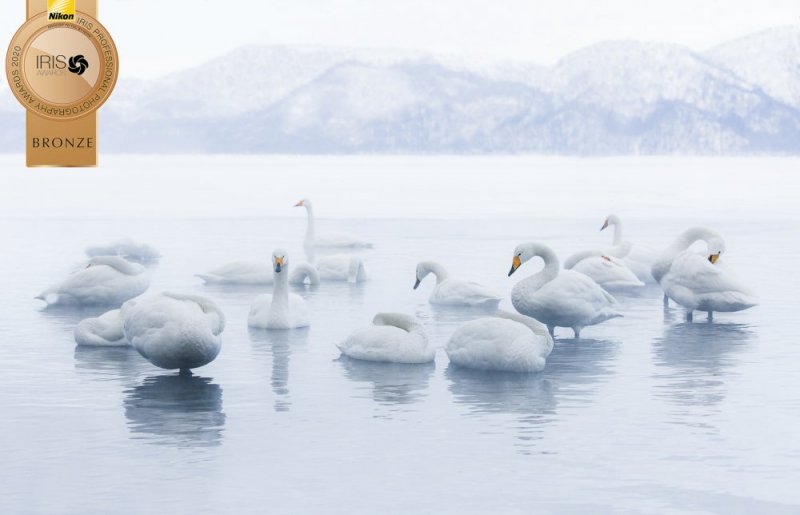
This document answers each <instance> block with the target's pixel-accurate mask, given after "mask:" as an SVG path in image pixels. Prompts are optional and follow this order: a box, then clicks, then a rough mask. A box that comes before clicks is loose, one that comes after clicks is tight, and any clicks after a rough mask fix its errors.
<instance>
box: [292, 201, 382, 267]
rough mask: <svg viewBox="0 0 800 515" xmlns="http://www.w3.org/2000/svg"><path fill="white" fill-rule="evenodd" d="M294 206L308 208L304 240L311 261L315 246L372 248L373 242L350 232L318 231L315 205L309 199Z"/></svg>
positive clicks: (304, 246)
mask: <svg viewBox="0 0 800 515" xmlns="http://www.w3.org/2000/svg"><path fill="white" fill-rule="evenodd" d="M294 207H304V208H306V215H307V216H308V223H307V225H306V236H305V239H304V240H303V249H304V250H305V252H306V256H307V258H308V259H309V261H314V258H313V256H314V249H315V248H350V249H357V248H371V247H372V243H370V242H368V241H366V240H363V239H362V238H359V237H358V236H354V235H352V234H350V233H345V232H339V233H323V234H317V233H316V224H315V219H314V206H313V204H312V203H311V201H310V200H309V199H307V198H306V199H303V200H301V201H300V202H298V203H297V204H295V205H294Z"/></svg>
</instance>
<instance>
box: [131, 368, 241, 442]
mask: <svg viewBox="0 0 800 515" xmlns="http://www.w3.org/2000/svg"><path fill="white" fill-rule="evenodd" d="M125 416H126V417H127V419H128V427H129V428H130V430H131V431H132V432H133V433H136V434H138V435H142V436H143V437H148V438H149V437H153V438H149V439H151V440H152V441H153V442H154V443H160V444H168V445H177V446H179V447H196V446H200V447H203V446H214V445H219V444H220V443H221V442H222V433H223V431H224V426H225V413H223V411H222V388H221V387H220V386H219V385H217V384H214V383H212V382H211V379H210V378H206V377H198V376H193V375H191V374H176V375H159V376H153V377H148V378H146V379H145V380H144V381H143V382H142V384H140V385H139V386H136V387H134V388H130V389H128V390H126V391H125Z"/></svg>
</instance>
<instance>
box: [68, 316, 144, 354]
mask: <svg viewBox="0 0 800 515" xmlns="http://www.w3.org/2000/svg"><path fill="white" fill-rule="evenodd" d="M75 343H77V344H78V345H81V346H87V347H130V345H131V344H130V342H129V341H128V339H127V338H125V334H124V333H123V332H122V313H121V311H120V310H119V309H112V310H111V311H108V312H107V313H103V314H102V315H100V316H99V317H95V318H87V319H85V320H81V321H80V322H79V323H78V326H77V327H75Z"/></svg>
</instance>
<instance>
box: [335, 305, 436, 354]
mask: <svg viewBox="0 0 800 515" xmlns="http://www.w3.org/2000/svg"><path fill="white" fill-rule="evenodd" d="M337 346H338V347H339V350H340V351H341V352H342V354H343V355H345V356H348V357H350V358H353V359H360V360H365V361H379V362H386V363H408V364H412V363H429V362H431V361H433V358H434V356H435V355H436V347H435V346H434V345H432V344H431V342H430V341H429V340H428V336H427V334H425V327H424V326H423V324H422V322H420V320H419V319H417V318H416V317H413V316H411V315H405V314H403V313H378V314H377V315H375V318H373V319H372V325H371V326H369V327H365V328H362V329H358V330H357V331H355V332H353V333H352V334H351V335H350V336H348V337H347V339H345V341H343V342H342V343H340V344H338V345H337Z"/></svg>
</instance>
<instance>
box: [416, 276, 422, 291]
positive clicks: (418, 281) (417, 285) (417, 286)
mask: <svg viewBox="0 0 800 515" xmlns="http://www.w3.org/2000/svg"><path fill="white" fill-rule="evenodd" d="M421 282H422V281H420V280H419V277H417V282H415V283H414V289H415V290H416V289H417V288H419V283H421Z"/></svg>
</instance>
